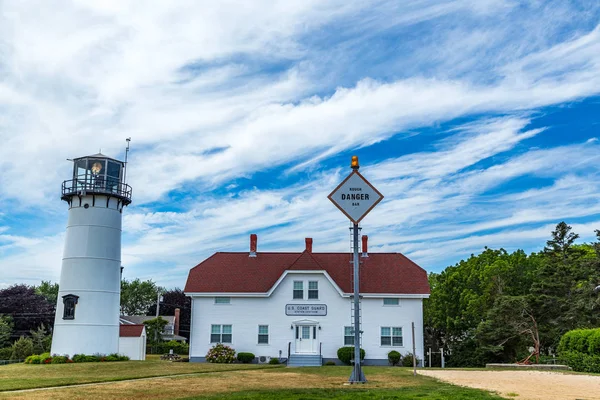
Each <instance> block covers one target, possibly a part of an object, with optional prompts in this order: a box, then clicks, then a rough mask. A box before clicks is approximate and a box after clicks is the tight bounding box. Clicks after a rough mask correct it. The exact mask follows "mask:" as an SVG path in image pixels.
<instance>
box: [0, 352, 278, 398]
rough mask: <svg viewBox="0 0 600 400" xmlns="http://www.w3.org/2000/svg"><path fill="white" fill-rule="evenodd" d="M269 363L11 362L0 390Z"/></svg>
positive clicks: (2, 372) (1, 373)
mask: <svg viewBox="0 0 600 400" xmlns="http://www.w3.org/2000/svg"><path fill="white" fill-rule="evenodd" d="M272 367H273V366H271V365H262V364H261V365H260V366H259V365H251V364H248V365H247V364H208V363H206V364H205V363H202V364H201V363H173V362H168V361H160V360H159V359H158V358H156V359H153V360H147V361H122V362H105V363H75V364H49V365H31V364H11V365H5V366H0V392H2V391H6V390H18V389H30V388H42V387H50V386H65V385H73V384H77V383H92V382H108V381H120V380H125V379H134V378H146V377H152V376H162V375H176V374H189V373H206V372H215V371H230V370H240V369H241V370H244V369H257V368H272Z"/></svg>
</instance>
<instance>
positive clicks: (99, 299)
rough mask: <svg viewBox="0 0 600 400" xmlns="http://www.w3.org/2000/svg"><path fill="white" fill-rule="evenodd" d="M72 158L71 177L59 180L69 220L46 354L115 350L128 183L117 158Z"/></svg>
mask: <svg viewBox="0 0 600 400" xmlns="http://www.w3.org/2000/svg"><path fill="white" fill-rule="evenodd" d="M73 163H74V168H73V177H72V179H69V180H67V181H65V182H63V185H62V197H61V198H62V200H64V201H66V202H67V203H68V204H69V222H68V224H67V234H66V237H65V248H64V253H63V260H62V269H61V274H60V284H59V292H58V301H57V304H56V317H55V320H54V332H53V335H52V354H61V355H63V354H68V355H70V356H73V354H95V353H100V354H111V353H117V352H118V351H119V303H120V293H121V285H120V281H121V216H122V212H123V207H124V206H127V205H128V204H129V203H131V187H130V186H129V185H127V184H126V183H125V182H124V176H125V163H124V162H122V161H118V160H115V159H113V158H110V157H107V156H105V155H103V154H96V155H93V156H88V157H81V158H76V159H74V160H73Z"/></svg>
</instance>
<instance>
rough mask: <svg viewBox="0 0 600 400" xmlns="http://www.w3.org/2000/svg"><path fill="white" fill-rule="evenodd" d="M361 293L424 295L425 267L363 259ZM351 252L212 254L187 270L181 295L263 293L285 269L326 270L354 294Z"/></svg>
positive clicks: (395, 259)
mask: <svg viewBox="0 0 600 400" xmlns="http://www.w3.org/2000/svg"><path fill="white" fill-rule="evenodd" d="M360 261H361V268H360V280H361V284H360V291H361V293H370V294H371V293H372V294H405V295H428V294H429V291H430V290H429V283H428V281H427V273H426V271H425V270H424V269H422V268H421V267H419V266H418V265H417V264H415V263H414V262H412V261H411V260H409V259H408V258H407V257H405V256H404V255H402V254H400V253H369V256H368V257H361V259H360ZM351 262H352V254H350V253H312V252H308V251H304V252H302V253H257V254H256V257H249V255H248V253H215V254H213V255H212V256H211V257H209V258H207V259H206V260H204V261H203V262H201V263H200V264H198V265H197V266H196V267H194V268H192V269H191V270H190V273H189V275H188V279H187V283H186V285H185V289H184V292H185V293H187V294H190V293H230V294H232V293H236V294H246V293H247V294H249V295H251V294H264V295H267V294H268V293H269V292H270V291H271V290H272V289H273V287H274V285H276V283H277V282H280V280H281V278H282V277H283V275H284V273H285V272H286V271H290V272H291V271H325V272H327V274H328V275H329V276H330V277H331V279H332V280H333V281H334V282H335V284H336V285H337V286H339V287H340V289H341V290H342V291H343V292H344V293H352V291H353V288H352V263H351Z"/></svg>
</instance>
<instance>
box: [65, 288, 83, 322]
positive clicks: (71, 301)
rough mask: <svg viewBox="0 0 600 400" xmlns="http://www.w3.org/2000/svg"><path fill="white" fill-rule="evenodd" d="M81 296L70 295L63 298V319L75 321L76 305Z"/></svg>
mask: <svg viewBox="0 0 600 400" xmlns="http://www.w3.org/2000/svg"><path fill="white" fill-rule="evenodd" d="M78 299H79V296H75V295H74V294H68V295H66V296H63V305H64V307H63V319H75V305H76V304H77V300H78Z"/></svg>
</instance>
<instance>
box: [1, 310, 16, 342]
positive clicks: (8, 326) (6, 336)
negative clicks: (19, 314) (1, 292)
mask: <svg viewBox="0 0 600 400" xmlns="http://www.w3.org/2000/svg"><path fill="white" fill-rule="evenodd" d="M13 326H14V324H13V322H12V318H11V317H10V316H8V315H0V347H4V346H8V345H10V337H11V334H12V331H13Z"/></svg>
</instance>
